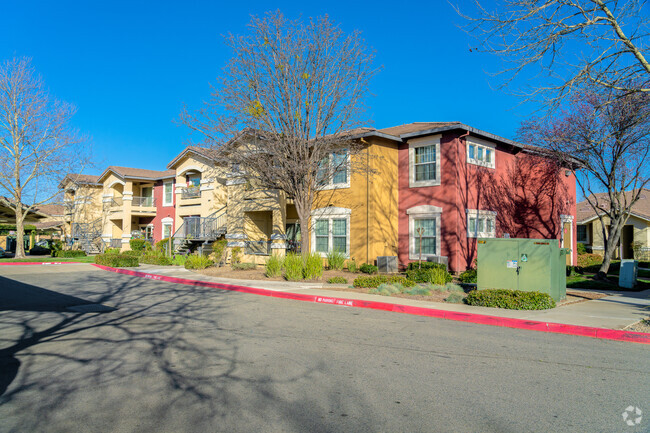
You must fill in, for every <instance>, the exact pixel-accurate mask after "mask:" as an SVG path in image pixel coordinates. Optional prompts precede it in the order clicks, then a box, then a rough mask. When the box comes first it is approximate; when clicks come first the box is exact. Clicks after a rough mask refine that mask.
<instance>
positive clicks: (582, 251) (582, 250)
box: [576, 243, 587, 255]
mask: <svg viewBox="0 0 650 433" xmlns="http://www.w3.org/2000/svg"><path fill="white" fill-rule="evenodd" d="M576 251H577V252H578V255H580V254H587V247H585V244H581V243H578V245H577V246H576Z"/></svg>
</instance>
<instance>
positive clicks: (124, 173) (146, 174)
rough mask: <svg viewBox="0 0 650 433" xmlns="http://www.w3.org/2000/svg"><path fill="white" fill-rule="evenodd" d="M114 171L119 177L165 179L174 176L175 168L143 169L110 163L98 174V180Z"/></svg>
mask: <svg viewBox="0 0 650 433" xmlns="http://www.w3.org/2000/svg"><path fill="white" fill-rule="evenodd" d="M110 172H112V173H115V174H116V175H118V176H119V177H121V178H123V179H124V178H130V179H144V180H159V179H167V178H170V177H174V176H176V170H165V171H158V170H145V169H143V168H132V167H119V166H116V165H110V166H109V167H108V168H107V169H106V170H104V172H103V173H102V174H101V175H100V176H99V180H101V179H103V178H104V177H106V175H108V173H110Z"/></svg>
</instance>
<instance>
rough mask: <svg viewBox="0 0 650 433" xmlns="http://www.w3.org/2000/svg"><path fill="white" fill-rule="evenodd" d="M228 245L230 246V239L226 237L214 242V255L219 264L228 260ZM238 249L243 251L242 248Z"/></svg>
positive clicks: (215, 261)
mask: <svg viewBox="0 0 650 433" xmlns="http://www.w3.org/2000/svg"><path fill="white" fill-rule="evenodd" d="M226 246H228V241H227V240H225V239H221V240H218V241H216V242H214V243H213V244H212V257H214V263H216V264H217V265H219V266H221V264H222V263H224V262H225V261H226V254H227V253H228V250H227V249H226ZM237 248H239V247H237ZM238 251H241V248H240V249H239V250H238Z"/></svg>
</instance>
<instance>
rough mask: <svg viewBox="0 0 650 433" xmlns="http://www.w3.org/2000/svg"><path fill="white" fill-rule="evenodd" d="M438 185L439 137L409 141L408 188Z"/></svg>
mask: <svg viewBox="0 0 650 433" xmlns="http://www.w3.org/2000/svg"><path fill="white" fill-rule="evenodd" d="M436 185H440V135H433V136H429V137H424V138H417V139H414V140H411V141H409V186H410V187H411V188H413V187H419V186H436Z"/></svg>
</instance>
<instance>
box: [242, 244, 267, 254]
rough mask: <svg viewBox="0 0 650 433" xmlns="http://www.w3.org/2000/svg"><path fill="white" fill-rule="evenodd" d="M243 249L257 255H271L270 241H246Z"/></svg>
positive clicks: (247, 252)
mask: <svg viewBox="0 0 650 433" xmlns="http://www.w3.org/2000/svg"><path fill="white" fill-rule="evenodd" d="M245 244H246V247H245V248H244V251H245V253H246V254H253V255H257V256H270V255H271V241H246V242H245Z"/></svg>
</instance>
